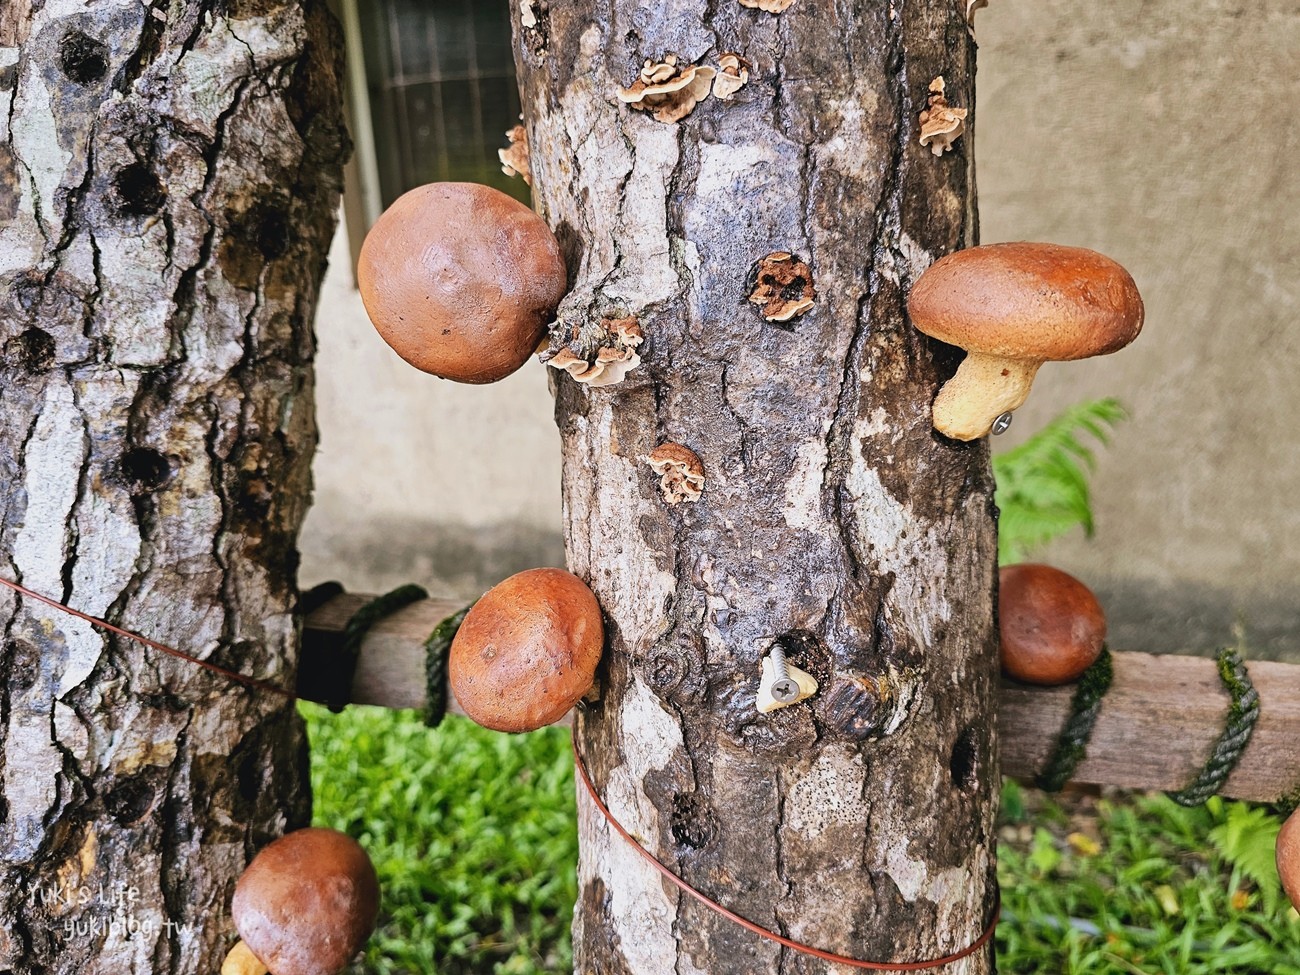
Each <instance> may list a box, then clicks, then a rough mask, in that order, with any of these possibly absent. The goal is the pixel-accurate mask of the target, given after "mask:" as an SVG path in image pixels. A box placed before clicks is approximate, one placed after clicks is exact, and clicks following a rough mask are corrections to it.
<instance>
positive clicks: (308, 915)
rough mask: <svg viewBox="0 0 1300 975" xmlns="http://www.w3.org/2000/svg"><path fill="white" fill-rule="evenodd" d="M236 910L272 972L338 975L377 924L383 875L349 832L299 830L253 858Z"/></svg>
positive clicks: (247, 939)
mask: <svg viewBox="0 0 1300 975" xmlns="http://www.w3.org/2000/svg"><path fill="white" fill-rule="evenodd" d="M231 914H232V916H233V917H234V921H235V930H236V931H238V932H239V936H240V937H241V938H243V939H244V940H243V943H244V944H245V945H246V946H247V947H248V950H249V951H250V952H251V953H252V954H253V955H254V956H255V957H256V958H257V960H258V961H260V962H261V963H262V964H263V965H265V966H266V967H267V968H268V969H270V970H271V972H273V973H274V975H334V973H336V972H341V971H342V970H343V969H344V968H346V967H347V965H348V963H349V962H350V961H352V958H353V956H354V955H356V953H357V952H358V951H360V950H361V946H362V945H364V944H365V943H366V939H367V938H369V937H370V932H372V931H373V930H374V929H375V919H376V917H377V916H378V915H379V880H378V879H377V878H376V876H375V868H374V866H373V865H372V864H371V862H370V857H368V856H367V855H366V851H365V850H363V849H362V848H361V845H360V844H359V843H357V841H356V840H354V839H352V837H350V836H348V835H347V834H345V833H340V832H338V831H337V830H332V829H321V828H319V827H309V828H307V829H300V830H295V831H294V832H292V833H286V834H285V835H284V836H282V837H280V838H279V839H278V840H276V841H275V842H273V843H271V844H269V845H268V846H266V847H265V848H263V849H262V851H261V852H260V853H258V854H257V856H255V857H253V861H252V863H250V864H249V865H248V867H247V868H246V869H245V870H244V873H243V875H242V876H241V877H240V878H239V882H238V883H237V884H236V885H235V896H234V898H233V900H232V902H231ZM232 954H234V952H232ZM229 960H230V959H229V956H228V957H227V961H229ZM236 960H237V961H238V959H236ZM223 970H224V966H223ZM246 971H247V969H245V972H246ZM254 971H255V969H254Z"/></svg>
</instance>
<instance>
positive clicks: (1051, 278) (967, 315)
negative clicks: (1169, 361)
mask: <svg viewBox="0 0 1300 975" xmlns="http://www.w3.org/2000/svg"><path fill="white" fill-rule="evenodd" d="M907 311H908V314H909V315H910V316H911V319H912V324H913V325H915V326H916V328H917V329H918V330H919V331H921V332H924V333H925V334H926V335H929V336H931V337H932V338H936V339H938V340H939V341H941V342H947V343H948V344H949V345H956V346H959V347H961V348H963V349H965V350H966V358H965V359H964V360H963V361H962V363H961V365H960V366H959V367H958V369H957V372H956V374H955V375H954V376H953V377H952V378H951V379H949V380H948V382H947V383H945V384H944V386H943V388H942V389H941V390H939V395H938V396H937V397H936V398H935V401H934V408H933V414H934V426H935V429H937V430H938V431H939V432H940V433H942V434H944V435H945V436H947V437H952V438H953V439H954V440H975V439H977V438H979V437H982V436H984V435H985V434H987V433H988V432H989V431H990V429H991V428H992V427H993V424H994V422H995V421H996V420H997V419H998V418H999V417H1001V416H1003V415H1004V414H1005V415H1009V414H1010V413H1011V411H1013V410H1015V409H1016V408H1017V407H1019V406H1020V405H1021V404H1022V403H1023V402H1024V401H1025V398H1026V397H1027V396H1028V395H1029V387H1030V385H1031V384H1032V383H1033V381H1034V375H1035V373H1037V372H1038V367H1039V366H1041V365H1042V364H1043V362H1045V361H1046V360H1048V359H1051V360H1067V359H1085V358H1088V357H1089V356H1094V355H1104V354H1106V353H1109V352H1116V351H1118V350H1119V349H1122V348H1124V346H1126V345H1128V344H1129V343H1130V342H1132V341H1133V340H1134V339H1135V338H1137V335H1138V332H1140V331H1141V330H1142V298H1141V296H1140V295H1139V294H1138V290H1137V285H1135V284H1134V283H1133V278H1132V277H1130V276H1129V273H1128V272H1127V271H1125V270H1124V268H1122V267H1120V266H1119V265H1118V264H1116V263H1115V262H1114V261H1112V260H1111V259H1110V258H1108V257H1105V256H1103V255H1101V254H1098V253H1097V252H1095V251H1090V250H1085V249H1083V248H1081V247H1062V246H1060V245H1058V244H1033V243H1026V242H1023V241H1021V242H1016V243H1010V244H987V245H984V246H981V247H971V248H968V249H967V250H963V251H958V252H957V253H955V254H949V255H948V256H947V257H943V258H940V259H939V260H938V261H935V262H934V264H932V265H930V267H929V268H927V269H926V270H925V272H924V273H923V274H922V275H921V276H920V278H918V279H917V281H916V284H915V285H913V287H912V291H911V294H909V295H908V298H907Z"/></svg>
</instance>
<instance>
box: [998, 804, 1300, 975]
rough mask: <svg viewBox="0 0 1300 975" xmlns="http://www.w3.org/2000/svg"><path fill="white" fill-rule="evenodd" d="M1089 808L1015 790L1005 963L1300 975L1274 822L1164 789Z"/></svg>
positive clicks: (1064, 969) (1006, 843) (1010, 968)
mask: <svg viewBox="0 0 1300 975" xmlns="http://www.w3.org/2000/svg"><path fill="white" fill-rule="evenodd" d="M1081 805H1082V806H1083V808H1082V809H1076V810H1074V811H1072V812H1067V811H1066V809H1064V808H1063V807H1062V806H1061V805H1059V804H1057V803H1056V802H1054V801H1052V800H1051V799H1048V798H1046V797H1043V796H1042V795H1041V794H1037V793H1032V794H1031V793H1026V792H1024V791H1022V790H1021V789H1020V787H1019V786H1017V785H1016V784H1015V783H1012V782H1008V783H1007V784H1006V785H1005V786H1004V789H1003V807H1002V808H1003V813H1002V821H1003V824H1004V825H1003V826H1002V829H1001V842H1000V845H999V851H998V874H999V877H1000V878H1001V881H1002V888H1003V892H1002V900H1003V922H1002V924H1001V925H999V927H998V938H997V944H998V967H999V971H1001V972H1004V973H1021V972H1023V973H1035V975H1038V973H1045V972H1052V973H1057V972H1059V973H1063V975H1084V973H1088V975H1093V973H1095V975H1110V973H1128V972H1140V973H1157V972H1159V973H1169V975H1201V973H1210V972H1215V973H1237V975H1300V918H1297V916H1296V912H1295V911H1294V909H1292V908H1291V907H1290V906H1289V904H1288V902H1287V901H1286V899H1285V897H1283V896H1282V895H1281V890H1280V885H1279V883H1278V878H1277V871H1276V868H1275V867H1274V866H1273V861H1272V854H1273V842H1274V839H1275V838H1276V835H1277V828H1278V820H1277V818H1276V817H1275V816H1273V815H1271V814H1270V813H1269V812H1267V811H1266V810H1264V809H1262V808H1260V807H1256V806H1251V805H1249V804H1247V803H1242V802H1225V801H1224V800H1221V799H1218V798H1215V799H1211V800H1210V801H1209V802H1208V803H1206V804H1205V805H1204V806H1198V807H1196V808H1193V809H1185V808H1183V807H1182V806H1179V805H1176V804H1175V803H1174V802H1172V801H1171V800H1170V799H1168V798H1167V797H1166V796H1164V795H1159V794H1151V795H1129V796H1124V795H1119V796H1109V797H1107V798H1104V799H1101V800H1100V801H1096V802H1090V803H1089V802H1085V803H1083V804H1081ZM1027 806H1028V807H1032V808H1028V809H1027V808H1026V807H1027Z"/></svg>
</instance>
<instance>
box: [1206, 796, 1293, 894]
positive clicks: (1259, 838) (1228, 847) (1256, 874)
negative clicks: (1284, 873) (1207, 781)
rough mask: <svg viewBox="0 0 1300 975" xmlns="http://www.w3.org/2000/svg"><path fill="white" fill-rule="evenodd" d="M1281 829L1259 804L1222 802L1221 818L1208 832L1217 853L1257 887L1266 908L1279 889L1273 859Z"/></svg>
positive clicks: (1278, 880)
mask: <svg viewBox="0 0 1300 975" xmlns="http://www.w3.org/2000/svg"><path fill="white" fill-rule="evenodd" d="M1281 828H1282V824H1281V823H1280V822H1279V821H1278V818H1277V817H1276V816H1274V815H1273V814H1272V813H1271V812H1269V811H1268V810H1266V809H1264V808H1263V807H1260V806H1251V805H1247V804H1246V803H1243V802H1233V803H1228V804H1227V805H1226V815H1225V817H1224V821H1223V822H1222V823H1221V824H1219V825H1218V826H1216V827H1214V829H1212V830H1210V833H1209V837H1210V842H1211V843H1213V844H1214V848H1215V849H1216V850H1218V852H1219V855H1220V856H1222V857H1223V859H1225V860H1227V861H1228V863H1229V864H1231V866H1232V868H1233V870H1234V872H1236V873H1240V874H1241V875H1242V876H1244V877H1246V878H1248V879H1249V880H1250V881H1251V882H1252V883H1253V884H1254V885H1255V886H1256V888H1258V889H1259V891H1260V893H1261V894H1262V895H1263V897H1264V903H1265V905H1266V909H1267V910H1269V911H1272V910H1273V909H1274V908H1275V907H1276V905H1277V901H1278V898H1279V897H1280V895H1281V890H1282V882H1281V880H1280V879H1279V878H1278V875H1277V860H1276V850H1277V834H1278V831H1279V830H1280V829H1281Z"/></svg>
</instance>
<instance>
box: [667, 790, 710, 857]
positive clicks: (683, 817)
mask: <svg viewBox="0 0 1300 975" xmlns="http://www.w3.org/2000/svg"><path fill="white" fill-rule="evenodd" d="M672 831H673V839H675V840H676V841H677V842H678V843H680V844H681V845H682V846H689V847H690V848H691V849H693V850H698V849H700V848H701V847H704V846H707V845H708V842H709V840H710V839H712V838H713V816H712V814H711V813H710V812H709V806H708V803H706V802H705V801H704V800H703V799H701V798H700V795H699V793H697V792H679V793H677V794H676V795H675V796H673V815H672Z"/></svg>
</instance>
